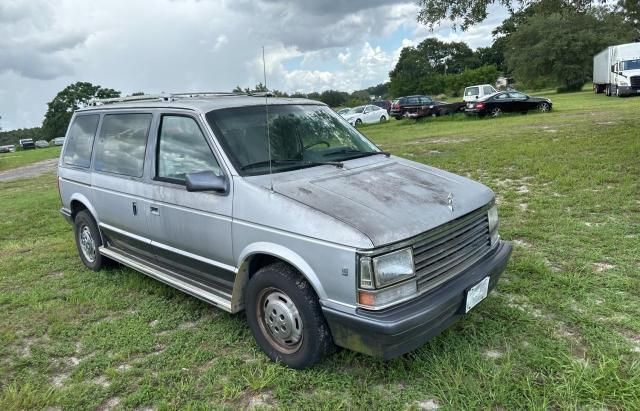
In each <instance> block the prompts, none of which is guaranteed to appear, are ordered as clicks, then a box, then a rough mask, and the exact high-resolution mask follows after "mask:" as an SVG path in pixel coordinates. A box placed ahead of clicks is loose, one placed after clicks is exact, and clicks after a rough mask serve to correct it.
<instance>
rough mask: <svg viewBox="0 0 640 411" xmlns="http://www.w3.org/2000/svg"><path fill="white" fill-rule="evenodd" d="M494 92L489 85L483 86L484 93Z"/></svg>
mask: <svg viewBox="0 0 640 411" xmlns="http://www.w3.org/2000/svg"><path fill="white" fill-rule="evenodd" d="M492 93H494V91H493V89H492V88H491V87H489V86H484V94H486V95H489V94H492Z"/></svg>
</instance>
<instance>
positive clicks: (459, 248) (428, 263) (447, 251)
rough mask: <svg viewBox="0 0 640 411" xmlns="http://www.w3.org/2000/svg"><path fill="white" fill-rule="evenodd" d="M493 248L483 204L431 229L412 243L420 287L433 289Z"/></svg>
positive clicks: (420, 289)
mask: <svg viewBox="0 0 640 411" xmlns="http://www.w3.org/2000/svg"><path fill="white" fill-rule="evenodd" d="M490 249H491V237H490V234H489V219H488V217H487V210H486V208H484V207H483V208H482V209H478V210H476V211H473V212H471V213H469V214H467V215H464V216H462V217H460V218H457V219H455V220H453V221H451V222H449V223H447V224H444V225H443V226H441V227H438V228H436V229H434V230H432V231H431V232H429V233H427V234H426V236H425V237H423V238H421V239H419V240H418V241H417V242H416V243H415V244H414V245H413V256H414V263H415V269H416V277H417V280H418V291H419V292H424V291H427V290H430V289H432V288H435V287H437V286H439V285H440V284H442V283H444V282H445V281H447V280H449V279H451V278H453V277H455V276H456V275H457V274H459V273H460V272H462V271H463V270H465V269H466V268H468V267H469V266H470V265H471V264H473V263H474V262H475V261H477V260H478V258H480V257H482V256H483V255H484V254H485V253H487V252H488V251H489V250H490Z"/></svg>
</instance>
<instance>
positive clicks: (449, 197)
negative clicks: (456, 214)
mask: <svg viewBox="0 0 640 411" xmlns="http://www.w3.org/2000/svg"><path fill="white" fill-rule="evenodd" d="M447 207H449V211H451V212H452V213H453V193H449V196H448V197H447Z"/></svg>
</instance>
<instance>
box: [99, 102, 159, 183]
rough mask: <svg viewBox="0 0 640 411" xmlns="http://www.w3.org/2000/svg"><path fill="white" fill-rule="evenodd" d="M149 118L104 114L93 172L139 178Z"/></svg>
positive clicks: (134, 115)
mask: <svg viewBox="0 0 640 411" xmlns="http://www.w3.org/2000/svg"><path fill="white" fill-rule="evenodd" d="M151 118H152V115H151V114H137V113H136V114H107V115H105V116H104V119H103V120H102V127H101V128H100V136H99V137H98V141H97V144H96V158H95V165H94V168H95V170H96V171H104V172H107V173H114V174H122V175H125V176H130V177H142V171H143V167H144V154H145V151H146V146H147V136H148V135H149V126H150V125H151Z"/></svg>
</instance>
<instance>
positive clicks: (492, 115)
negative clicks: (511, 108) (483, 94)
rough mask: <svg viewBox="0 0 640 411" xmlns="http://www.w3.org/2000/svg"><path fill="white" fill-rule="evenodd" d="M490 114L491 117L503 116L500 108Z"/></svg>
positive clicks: (494, 109)
mask: <svg viewBox="0 0 640 411" xmlns="http://www.w3.org/2000/svg"><path fill="white" fill-rule="evenodd" d="M489 114H490V115H491V117H500V115H502V110H501V109H500V107H494V108H492V109H491V111H490V112H489Z"/></svg>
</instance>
